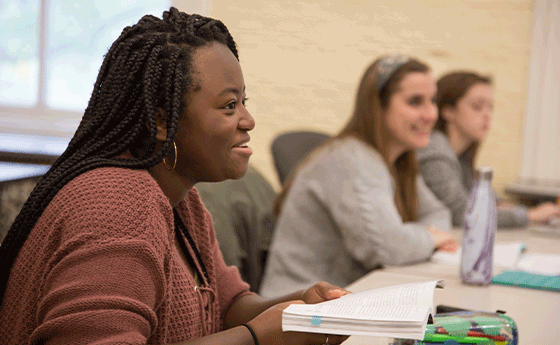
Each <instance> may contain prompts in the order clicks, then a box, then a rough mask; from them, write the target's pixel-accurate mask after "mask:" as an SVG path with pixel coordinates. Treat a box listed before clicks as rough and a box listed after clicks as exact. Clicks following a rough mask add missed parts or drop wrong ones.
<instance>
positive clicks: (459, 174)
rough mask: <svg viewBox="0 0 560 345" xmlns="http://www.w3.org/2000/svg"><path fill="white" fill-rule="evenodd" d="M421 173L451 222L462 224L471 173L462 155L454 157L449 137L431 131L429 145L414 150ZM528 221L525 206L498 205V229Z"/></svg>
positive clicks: (518, 226)
mask: <svg viewBox="0 0 560 345" xmlns="http://www.w3.org/2000/svg"><path fill="white" fill-rule="evenodd" d="M417 158H418V161H419V162H420V172H421V173H422V177H423V178H424V181H426V184H427V185H428V187H429V188H430V189H431V190H432V192H434V194H435V195H436V196H437V197H438V198H439V199H440V200H441V201H442V202H443V203H444V204H445V205H446V206H447V207H448V208H449V209H450V210H451V212H452V215H453V225H454V226H462V224H463V221H464V213H465V209H466V207H467V202H468V200H469V194H470V191H471V189H472V186H473V172H472V169H471V167H470V166H469V164H468V162H467V161H466V159H465V158H464V157H461V156H460V157H457V155H456V154H455V152H454V151H453V149H452V148H451V144H450V143H449V140H448V139H447V137H446V136H445V134H443V133H442V132H440V131H434V132H433V133H432V135H431V137H430V144H429V145H428V147H426V148H424V149H420V150H418V151H417ZM528 224H529V210H528V209H527V208H526V207H524V206H514V207H508V208H501V207H500V208H498V227H499V228H520V227H525V226H527V225H528Z"/></svg>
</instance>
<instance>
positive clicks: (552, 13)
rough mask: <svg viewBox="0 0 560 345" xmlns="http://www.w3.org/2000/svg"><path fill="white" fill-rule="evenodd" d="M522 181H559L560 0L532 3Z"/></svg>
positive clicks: (542, 0)
mask: <svg viewBox="0 0 560 345" xmlns="http://www.w3.org/2000/svg"><path fill="white" fill-rule="evenodd" d="M524 128H525V133H524V137H523V155H522V161H521V174H520V175H521V176H520V178H521V180H522V181H526V182H531V181H560V0H535V11H534V21H533V38H532V46H531V62H530V70H529V85H528V99H527V112H526V115H525V127H524Z"/></svg>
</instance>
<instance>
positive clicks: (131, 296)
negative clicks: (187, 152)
mask: <svg viewBox="0 0 560 345" xmlns="http://www.w3.org/2000/svg"><path fill="white" fill-rule="evenodd" d="M131 186H133V187H132V188H131ZM172 226H173V218H172V216H171V207H170V206H169V203H168V201H167V200H166V198H165V196H164V195H163V193H162V192H161V190H160V189H159V187H158V186H157V183H156V182H155V181H154V180H153V179H152V178H151V176H150V175H149V174H148V173H147V172H146V171H131V170H127V169H116V168H102V169H96V170H92V171H89V172H87V173H84V174H82V175H80V176H78V177H77V178H75V179H74V180H72V181H70V182H69V183H68V184H66V185H65V186H64V187H63V188H62V189H61V190H60V191H59V193H58V194H57V195H56V196H55V198H54V199H53V200H52V201H51V203H50V204H49V205H48V206H47V208H46V209H45V211H44V213H43V215H42V216H41V218H40V219H39V221H38V222H37V224H36V225H35V227H34V229H33V231H32V232H31V234H30V235H29V237H28V240H27V241H26V243H25V245H24V246H23V248H22V250H21V251H20V255H19V257H18V259H17V260H16V262H15V265H14V267H13V269H12V273H11V276H10V282H9V284H8V289H7V292H6V295H5V300H4V304H3V306H2V308H3V312H2V318H4V317H5V316H7V315H9V314H8V313H7V312H5V311H8V310H9V309H11V308H13V310H14V311H18V312H21V313H24V314H28V315H29V319H28V320H26V321H25V322H22V320H21V319H20V318H18V314H16V313H13V314H12V315H15V320H14V321H16V322H15V324H14V327H15V329H14V333H13V334H14V335H15V334H17V333H19V337H21V338H20V339H19V340H18V341H17V342H15V343H18V344H25V343H28V342H30V343H37V342H41V341H43V342H44V343H45V344H49V345H51V344H91V343H94V342H95V343H97V344H115V343H122V344H145V343H146V342H147V341H148V339H150V337H151V336H152V333H153V332H154V330H155V329H156V327H157V325H158V322H160V321H159V320H160V319H161V315H158V309H159V308H160V307H161V306H162V304H163V303H164V301H165V298H166V294H167V281H168V280H169V271H170V270H169V267H168V266H169V258H170V254H171V246H170V243H172V237H170V236H172V232H170V231H169V230H168V229H170V228H171V229H172ZM18 295H19V297H20V298H14V297H15V296H18ZM10 304H13V305H10ZM4 321H5V320H2V322H4ZM35 322H36V324H34V323H35ZM18 327H21V328H20V329H18ZM26 328H27V329H26ZM29 333H30V334H31V335H30V338H27V336H28V335H29ZM24 339H25V340H24Z"/></svg>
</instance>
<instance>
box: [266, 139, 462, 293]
mask: <svg viewBox="0 0 560 345" xmlns="http://www.w3.org/2000/svg"><path fill="white" fill-rule="evenodd" d="M417 184H418V197H419V205H420V206H419V221H418V222H407V223H403V221H402V218H401V216H400V215H399V213H398V211H397V208H396V206H395V203H394V184H393V179H392V177H391V175H390V172H389V170H388V169H387V166H386V165H385V163H384V161H383V159H382V158H381V156H380V155H379V154H378V153H377V152H376V151H375V150H374V149H373V148H372V147H371V146H369V145H367V144H365V143H364V142H362V141H359V140H357V139H353V138H346V139H342V140H339V141H336V142H334V143H332V144H331V145H329V146H327V147H325V148H323V149H321V151H319V152H318V153H317V154H315V155H314V157H313V158H312V159H311V160H310V162H309V163H308V164H306V165H305V166H304V167H303V169H301V170H300V171H299V173H298V175H297V177H296V178H295V180H294V181H293V185H292V187H291V189H290V191H289V192H288V194H287V195H286V198H285V200H284V204H283V207H282V211H281V213H280V215H279V217H278V220H277V223H276V228H275V232H274V235H273V236H274V237H273V241H272V246H271V248H270V252H269V257H268V261H267V267H266V269H265V276H264V278H263V282H262V285H261V290H260V293H261V294H262V295H263V296H266V297H276V296H280V295H284V294H286V293H288V292H293V291H294V290H297V289H304V288H308V287H309V286H311V285H312V284H314V283H316V282H318V281H321V280H323V281H327V282H330V283H332V284H334V285H337V286H341V287H344V286H346V285H348V284H350V283H352V282H353V281H354V280H356V279H358V278H360V277H362V276H363V275H364V274H366V273H368V272H369V271H371V270H372V269H374V268H376V267H379V266H382V265H401V264H408V263H413V262H419V261H424V260H427V259H429V258H430V256H431V255H432V253H433V251H434V242H433V240H432V238H431V236H430V234H429V233H428V232H427V231H426V228H427V227H428V226H435V227H437V228H439V229H440V230H444V231H446V230H449V229H450V228H451V215H450V212H449V210H447V208H445V207H444V206H443V204H442V203H441V202H440V201H438V200H437V198H436V197H435V196H434V195H433V194H432V193H431V192H430V190H429V189H428V188H427V187H426V185H425V184H424V182H423V180H422V178H421V177H420V175H419V176H418V180H417Z"/></svg>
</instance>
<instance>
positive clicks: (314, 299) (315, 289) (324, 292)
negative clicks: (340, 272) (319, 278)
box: [301, 282, 350, 304]
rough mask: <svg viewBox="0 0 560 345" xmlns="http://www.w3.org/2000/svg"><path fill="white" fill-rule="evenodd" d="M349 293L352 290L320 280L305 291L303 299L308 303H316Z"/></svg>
mask: <svg viewBox="0 0 560 345" xmlns="http://www.w3.org/2000/svg"><path fill="white" fill-rule="evenodd" d="M349 293H350V291H347V290H344V289H343V288H339V287H337V286H334V285H331V284H329V283H327V282H319V283H317V284H315V285H313V286H312V287H310V288H309V289H307V290H305V291H303V293H302V295H301V299H302V300H303V301H304V302H305V303H307V304H315V303H319V302H324V301H328V300H331V299H335V298H339V297H342V296H344V295H347V294H349Z"/></svg>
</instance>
